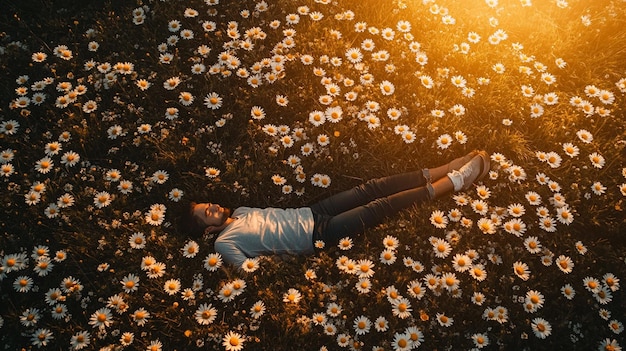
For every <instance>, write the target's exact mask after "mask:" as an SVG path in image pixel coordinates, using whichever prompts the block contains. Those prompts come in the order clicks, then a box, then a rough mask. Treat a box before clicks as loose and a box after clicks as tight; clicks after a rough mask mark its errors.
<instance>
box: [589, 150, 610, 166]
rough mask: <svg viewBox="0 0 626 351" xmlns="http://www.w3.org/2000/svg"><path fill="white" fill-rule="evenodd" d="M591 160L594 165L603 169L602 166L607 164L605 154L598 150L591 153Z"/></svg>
mask: <svg viewBox="0 0 626 351" xmlns="http://www.w3.org/2000/svg"><path fill="white" fill-rule="evenodd" d="M589 160H590V161H591V164H592V165H593V167H594V168H598V169H601V168H602V167H604V164H605V162H606V161H605V159H604V156H602V155H600V154H599V153H597V152H593V153H591V154H590V155H589Z"/></svg>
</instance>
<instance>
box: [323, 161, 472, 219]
mask: <svg viewBox="0 0 626 351" xmlns="http://www.w3.org/2000/svg"><path fill="white" fill-rule="evenodd" d="M475 154H476V152H475V151H472V152H470V153H468V154H467V155H465V156H462V157H458V158H456V159H454V160H452V161H450V162H449V163H446V164H443V165H441V166H439V167H435V168H430V169H429V168H425V169H423V170H420V171H413V172H406V173H401V174H396V175H392V176H388V177H383V178H377V179H372V180H369V181H367V182H366V183H364V184H361V185H359V186H356V187H354V188H352V189H349V190H346V191H343V192H340V193H338V194H336V195H333V196H330V197H328V198H326V199H323V200H321V201H319V202H317V203H315V204H313V205H311V209H312V210H313V212H316V213H318V214H323V215H329V216H335V215H338V214H340V213H343V212H345V211H348V210H350V209H353V208H355V207H358V206H363V205H365V204H367V203H369V202H371V201H374V200H376V199H378V198H381V197H386V196H389V195H392V194H395V193H398V192H401V191H405V190H409V189H412V188H418V187H423V186H427V190H428V193H429V194H430V197H431V198H434V190H433V187H432V186H431V185H430V184H429V183H431V182H432V183H434V182H435V181H437V180H439V179H441V178H443V177H445V176H446V174H448V172H450V171H452V170H455V169H459V168H460V167H461V166H462V165H464V164H465V163H466V162H468V161H469V160H471V159H472V158H473V157H474V155H475Z"/></svg>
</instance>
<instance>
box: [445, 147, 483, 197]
mask: <svg viewBox="0 0 626 351" xmlns="http://www.w3.org/2000/svg"><path fill="white" fill-rule="evenodd" d="M489 166H490V161H489V156H488V155H487V153H486V152H485V151H480V152H479V153H478V154H477V155H476V156H474V158H472V159H471V160H470V161H469V162H467V163H466V164H464V165H463V166H462V167H461V168H459V170H458V171H456V170H455V171H452V172H450V173H448V177H449V178H450V180H451V181H452V184H453V185H454V191H459V190H467V189H469V187H470V186H471V185H472V184H473V183H474V182H475V181H476V180H478V179H481V178H483V177H484V176H485V175H487V173H488V172H489Z"/></svg>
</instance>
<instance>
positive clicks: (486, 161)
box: [474, 151, 491, 181]
mask: <svg viewBox="0 0 626 351" xmlns="http://www.w3.org/2000/svg"><path fill="white" fill-rule="evenodd" d="M477 156H480V158H481V159H482V160H483V162H482V163H481V167H482V168H483V170H482V172H481V173H480V174H479V175H478V178H476V180H474V181H477V180H479V179H483V178H484V177H485V176H486V175H487V173H489V171H490V170H491V160H490V159H489V155H487V153H486V152H485V151H480V152H478V155H477Z"/></svg>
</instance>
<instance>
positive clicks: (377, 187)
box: [310, 171, 426, 216]
mask: <svg viewBox="0 0 626 351" xmlns="http://www.w3.org/2000/svg"><path fill="white" fill-rule="evenodd" d="M425 185H426V179H425V178H424V175H423V174H422V171H414V172H407V173H400V174H396V175H392V176H388V177H383V178H376V179H371V180H368V181H367V182H365V183H363V184H361V185H358V186H355V187H353V188H352V189H349V190H345V191H342V192H340V193H338V194H335V195H332V196H330V197H327V198H325V199H323V200H321V201H319V202H317V203H315V204H313V205H311V206H310V207H311V210H313V212H316V213H319V214H324V215H329V216H335V215H338V214H340V213H343V212H346V211H348V210H351V209H353V208H355V207H359V206H363V205H365V204H367V203H369V202H372V201H374V200H376V199H378V198H384V197H387V196H389V195H392V194H395V193H398V192H401V191H405V190H408V189H412V188H419V187H423V186H425Z"/></svg>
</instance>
